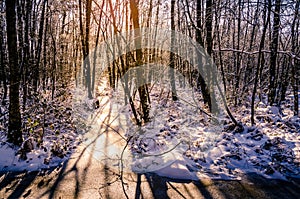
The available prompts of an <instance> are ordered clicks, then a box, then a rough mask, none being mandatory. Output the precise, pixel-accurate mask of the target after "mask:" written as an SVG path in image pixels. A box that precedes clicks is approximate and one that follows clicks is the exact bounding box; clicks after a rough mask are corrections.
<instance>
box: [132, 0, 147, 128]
mask: <svg viewBox="0 0 300 199" xmlns="http://www.w3.org/2000/svg"><path fill="white" fill-rule="evenodd" d="M130 9H131V18H132V22H133V27H134V30H135V31H134V34H135V46H136V66H140V65H141V64H142V56H143V54H142V49H141V42H142V40H141V33H140V25H139V11H138V8H137V4H136V1H135V0H130ZM137 76H138V77H140V78H139V79H138V81H139V82H145V81H144V79H145V78H146V77H144V76H143V75H142V74H137ZM138 85H140V84H139V83H138ZM138 92H139V96H140V99H141V105H142V111H143V115H142V118H143V120H144V122H145V123H146V122H148V121H149V109H150V107H149V104H148V96H147V85H145V84H144V85H141V86H140V87H139V88H138Z"/></svg>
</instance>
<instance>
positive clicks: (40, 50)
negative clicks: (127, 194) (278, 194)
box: [0, 0, 300, 179]
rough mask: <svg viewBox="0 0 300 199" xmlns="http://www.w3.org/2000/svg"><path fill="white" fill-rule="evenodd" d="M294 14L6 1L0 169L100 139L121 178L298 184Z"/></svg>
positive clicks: (64, 154) (297, 28)
mask: <svg viewBox="0 0 300 199" xmlns="http://www.w3.org/2000/svg"><path fill="white" fill-rule="evenodd" d="M299 4H300V1H298V0H195V1H190V0H169V1H168V0H145V1H140V0H64V1H62V0H29V1H27V0H1V1H0V10H1V15H0V33H1V34H0V103H1V107H0V142H1V146H0V157H1V158H0V159H1V160H0V162H1V164H0V166H1V167H0V169H1V170H2V171H8V170H22V169H26V170H31V169H33V170H34V169H41V168H48V167H50V166H53V165H58V164H60V163H61V162H64V161H67V160H68V158H69V157H70V156H72V153H73V152H74V150H75V149H76V148H77V147H78V146H79V145H82V144H83V145H87V146H88V145H89V144H91V142H92V141H91V140H92V137H93V138H94V136H95V135H98V136H99V137H100V133H99V132H100V131H101V132H106V133H107V132H109V133H111V134H113V135H114V136H115V138H113V139H117V138H118V139H121V140H122V144H120V145H121V146H120V149H119V152H120V153H119V154H117V155H116V154H114V155H111V157H110V158H109V160H108V163H107V164H111V165H114V163H112V162H109V161H113V160H112V159H114V161H116V162H117V165H118V168H119V170H121V171H120V172H121V173H122V172H123V168H125V167H126V168H131V170H132V171H134V172H138V173H143V172H152V171H157V173H158V174H159V173H160V172H159V171H160V169H162V168H165V167H167V166H169V165H170V164H171V162H172V163H174V162H176V158H174V154H180V157H181V158H182V159H183V160H184V161H186V162H187V163H186V164H187V165H189V166H188V167H193V169H194V171H193V172H194V173H198V174H199V173H202V174H203V173H205V174H207V175H208V176H215V175H210V174H211V173H214V172H215V173H224V175H225V176H227V177H224V175H223V177H224V178H226V179H235V178H236V176H238V173H239V171H240V170H243V171H246V170H247V169H250V170H251V171H255V172H257V173H261V174H262V175H266V176H272V177H274V178H285V177H287V176H298V177H299V175H300V169H299V168H300V134H299V133H300V130H299V129H300V118H299V107H300V105H299V97H300V83H299V82H300V13H299V12H300V7H299ZM108 104H109V106H110V108H108V107H106V106H107V105H108ZM114 117H115V118H114ZM106 136H107V137H106V138H108V137H109V136H108V135H106ZM98 145H99V147H100V148H101V150H102V145H104V143H103V142H100V143H98ZM100 145H101V146H100ZM104 148H105V147H103V150H104ZM106 149H107V150H108V151H110V150H111V151H113V150H114V149H111V148H109V147H108V148H106ZM125 151H127V152H125ZM127 153H128V154H127ZM115 155H116V156H117V157H118V158H116V157H115ZM126 155H128V157H130V158H132V160H133V161H132V162H130V161H129V160H128V159H127V158H123V156H124V157H125V156H126ZM107 156H109V155H107ZM120 157H121V158H120ZM126 157H127V156H126ZM12 159H13V160H14V161H13V163H11V162H12ZM115 159H117V160H115ZM126 160H128V161H126ZM155 161H157V162H155ZM34 162H40V163H38V164H37V165H35V164H34ZM31 163H32V164H31ZM245 164H247V165H248V164H249V165H251V166H247V169H246V168H245V167H244V166H245ZM12 165H13V166H12ZM30 165H31V166H30ZM32 165H35V166H32ZM125 165H126V166H125ZM189 170H190V169H189ZM212 170H213V171H214V172H212ZM193 172H192V173H193ZM167 173H168V172H167ZM198 174H197V176H198V177H199V175H198ZM162 175H167V176H171V177H172V175H173V174H172V173H168V174H162ZM184 175H187V174H182V176H181V177H183V178H185V176H184ZM278 176H280V177H278ZM223 177H221V178H223ZM179 178H180V177H179ZM191 178H192V179H194V177H191Z"/></svg>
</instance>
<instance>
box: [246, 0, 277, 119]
mask: <svg viewBox="0 0 300 199" xmlns="http://www.w3.org/2000/svg"><path fill="white" fill-rule="evenodd" d="M265 3H266V5H268V8H267V9H265V10H264V13H266V16H265V17H264V27H263V33H262V36H261V40H260V45H259V53H258V61H257V66H256V74H255V80H254V87H253V92H252V98H251V125H254V124H255V122H254V114H255V113H254V111H255V108H254V102H255V95H256V90H257V84H258V80H259V75H260V73H261V71H262V67H263V63H262V56H263V54H262V49H263V48H264V45H265V38H266V32H267V28H268V24H269V22H270V14H271V7H272V5H271V0H268V3H267V2H265Z"/></svg>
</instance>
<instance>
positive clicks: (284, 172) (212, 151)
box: [0, 81, 300, 180]
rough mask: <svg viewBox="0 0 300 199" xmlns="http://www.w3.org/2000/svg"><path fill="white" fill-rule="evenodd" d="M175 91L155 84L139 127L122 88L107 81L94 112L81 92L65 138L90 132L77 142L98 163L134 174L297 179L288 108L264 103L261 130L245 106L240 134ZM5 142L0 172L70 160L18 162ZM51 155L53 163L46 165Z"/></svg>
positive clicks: (35, 155)
mask: <svg viewBox="0 0 300 199" xmlns="http://www.w3.org/2000/svg"><path fill="white" fill-rule="evenodd" d="M164 85H166V84H164ZM177 89H178V90H177V92H178V97H179V101H176V102H173V101H172V100H171V97H170V90H169V88H168V87H163V84H162V83H161V84H160V83H159V82H157V83H156V84H155V85H151V91H150V97H151V110H150V117H151V121H150V122H149V123H147V124H144V125H143V126H141V127H137V126H136V125H135V124H134V119H133V116H132V113H131V110H130V106H129V105H125V104H124V94H123V91H122V86H121V85H119V86H118V88H117V89H116V91H112V90H111V89H108V88H107V81H101V83H100V84H99V86H98V91H97V99H98V100H99V109H96V110H95V109H94V108H93V101H94V100H87V98H86V97H85V95H84V93H83V92H82V91H81V90H76V91H75V99H74V106H73V111H74V113H73V116H74V117H75V118H76V119H75V121H76V127H77V132H74V131H66V132H65V134H64V135H65V136H69V135H70V136H71V138H72V140H77V139H79V138H77V137H80V136H79V134H80V133H82V132H86V133H85V134H84V135H83V137H82V138H80V139H82V140H84V141H83V143H82V144H83V145H84V146H86V147H87V150H88V151H89V152H90V153H92V154H93V157H94V158H95V159H97V160H99V161H101V162H104V161H105V163H106V164H107V165H108V166H111V167H114V168H116V169H123V170H126V171H134V172H137V173H144V172H155V173H157V174H158V175H161V176H166V177H169V178H176V179H191V180H197V179H200V178H211V179H225V180H230V179H234V180H239V179H241V176H242V174H244V173H252V172H255V173H257V174H260V175H262V176H264V177H267V178H270V179H283V180H285V179H286V178H287V177H290V176H292V177H297V178H299V177H300V166H299V165H300V132H299V129H300V119H299V117H295V116H292V114H293V113H292V111H291V110H290V109H289V108H285V107H283V108H282V109H281V110H280V109H279V108H278V107H275V106H267V105H266V104H265V103H263V102H259V103H257V107H256V116H255V122H256V126H254V127H251V126H250V116H249V109H248V108H246V107H250V106H242V107H240V109H236V110H235V111H234V115H235V117H236V118H237V120H238V121H241V122H242V123H243V124H244V126H243V127H244V128H243V129H237V128H234V125H233V124H232V122H231V121H230V119H229V118H228V117H227V116H225V115H224V114H223V112H221V116H220V118H219V121H222V122H221V123H218V122H217V123H214V122H213V120H212V119H211V118H210V117H209V116H207V115H206V114H204V113H203V112H202V111H200V110H199V109H198V108H199V107H202V105H203V104H200V105H199V104H195V102H196V101H199V99H201V95H200V94H198V93H197V92H195V91H194V90H193V89H192V88H190V87H180V85H179V84H178V85H177ZM168 97H169V98H168ZM136 99H137V100H136V101H138V96H137V98H136ZM135 103H137V102H135ZM136 107H137V104H136ZM197 107H198V108H197ZM204 110H205V109H204ZM206 112H208V111H206ZM0 130H1V128H0ZM52 138H53V137H52ZM49 139H50V137H49ZM49 139H48V140H47V139H46V141H45V143H44V144H45V147H46V148H47V147H48V148H49V146H48V145H51V144H53V142H50V140H49ZM0 140H1V143H4V144H2V145H1V146H0V157H1V160H0V171H7V170H24V169H26V170H38V169H44V168H49V167H53V166H57V165H59V164H61V163H62V162H63V161H66V160H67V159H68V158H69V157H70V154H69V155H67V154H66V155H65V156H64V157H63V158H59V157H56V156H53V155H51V154H49V151H47V152H45V151H44V150H43V149H42V148H38V147H35V149H34V150H33V151H31V152H29V153H28V154H27V158H28V159H27V160H20V157H19V155H17V156H16V155H15V154H16V149H13V148H12V147H10V146H9V145H8V144H6V143H5V136H4V133H1V139H0ZM72 143H76V142H75V141H73V142H72ZM125 146H126V147H125ZM70 153H72V151H70ZM49 157H51V161H50V162H49V164H48V165H46V164H44V160H45V159H46V158H49Z"/></svg>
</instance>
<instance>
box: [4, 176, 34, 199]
mask: <svg viewBox="0 0 300 199" xmlns="http://www.w3.org/2000/svg"><path fill="white" fill-rule="evenodd" d="M37 174H38V172H30V173H28V172H17V173H8V174H3V175H5V177H4V179H3V180H2V181H1V183H0V190H2V189H4V188H6V190H5V192H6V193H7V192H9V191H10V190H13V191H12V193H11V194H9V195H8V197H7V198H8V199H9V198H12V199H14V198H20V197H21V196H22V195H23V194H24V192H25V190H26V189H27V188H28V187H30V184H31V183H32V182H33V181H34V179H35V178H36V176H37ZM12 182H13V183H12ZM9 185H10V187H7V186H9ZM30 192H31V189H29V190H28V191H27V192H26V193H25V194H24V195H23V196H24V197H26V196H27V195H29V194H30Z"/></svg>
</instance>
